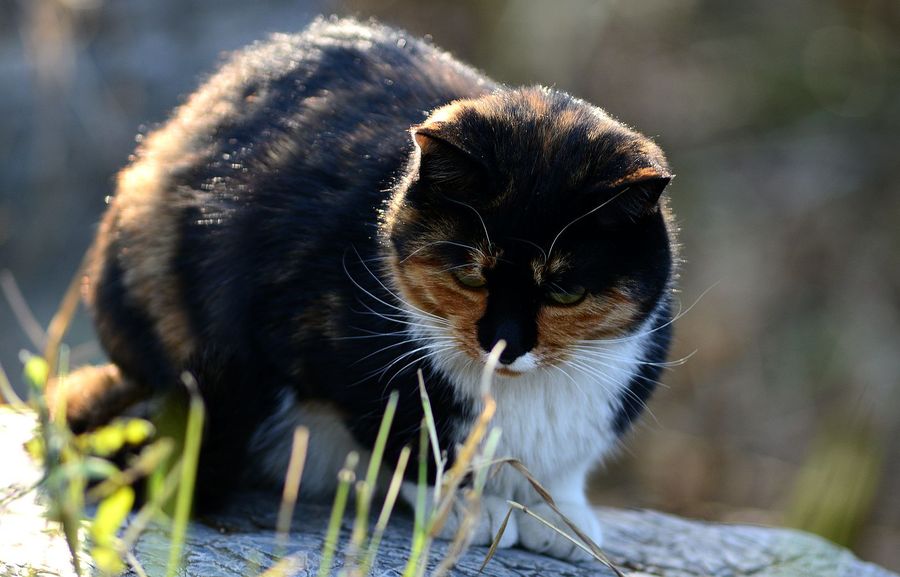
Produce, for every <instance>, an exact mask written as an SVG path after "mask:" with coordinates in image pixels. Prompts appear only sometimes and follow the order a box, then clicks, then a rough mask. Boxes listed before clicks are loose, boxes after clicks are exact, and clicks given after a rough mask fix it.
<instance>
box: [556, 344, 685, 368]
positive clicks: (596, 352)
mask: <svg viewBox="0 0 900 577" xmlns="http://www.w3.org/2000/svg"><path fill="white" fill-rule="evenodd" d="M572 350H573V351H578V352H579V353H581V354H582V355H583V356H587V357H593V358H599V359H607V360H610V361H624V362H632V359H630V358H628V357H624V356H621V355H615V354H611V353H610V352H609V351H608V350H606V349H604V348H600V347H595V346H579V345H575V346H573V347H572ZM696 353H697V351H696V350H695V351H693V352H692V353H690V354H688V355H685V356H684V357H681V358H680V359H675V360H674V361H659V362H653V361H643V360H639V361H635V362H637V363H638V364H640V365H646V366H649V367H662V368H671V367H680V366H681V365H683V364H685V363H687V362H688V360H690V358H691V357H693V356H694V355H695V354H696Z"/></svg>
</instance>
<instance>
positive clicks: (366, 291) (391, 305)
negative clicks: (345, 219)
mask: <svg viewBox="0 0 900 577" xmlns="http://www.w3.org/2000/svg"><path fill="white" fill-rule="evenodd" d="M355 250H356V249H354V252H355ZM356 255H357V256H359V253H358V252H357V253H356ZM342 265H343V267H344V273H345V274H346V275H347V278H349V279H350V282H352V283H353V285H354V286H356V288H358V289H359V290H361V291H362V292H364V293H365V294H366V295H368V296H369V297H370V298H372V299H373V300H375V301H377V302H379V303H381V304H383V305H384V306H386V307H388V308H391V309H394V310H396V311H399V312H400V313H402V314H404V315H407V314H408V313H409V311H407V310H405V309H403V308H402V307H399V306H397V305H395V304H391V303H389V302H387V301H385V300H383V299H381V298H379V297H377V296H375V295H374V294H372V292H371V291H369V290H368V289H366V288H365V287H363V286H362V285H361V284H359V282H357V281H356V279H355V278H353V275H352V274H350V271H349V270H348V269H347V262H346V259H345V260H344V261H342ZM363 267H365V269H366V271H367V272H368V273H369V274H370V275H372V278H374V279H375V280H376V281H377V282H378V284H380V285H381V287H382V288H383V289H384V290H386V291H387V292H388V294H390V295H391V296H392V297H394V298H395V299H397V300H398V301H400V302H402V303H404V304H405V305H407V306H409V307H410V308H411V309H413V310H415V311H416V312H419V313H421V314H422V315H423V316H426V317H429V318H431V319H433V320H434V321H436V322H440V323H443V324H445V325H449V324H450V323H449V321H447V320H446V319H443V318H441V317H439V316H437V315H433V314H431V313H427V312H425V311H421V310H419V309H418V308H416V307H414V306H412V305H411V304H409V303H407V302H406V301H404V300H403V299H401V298H400V297H399V296H397V295H396V294H394V293H393V292H392V291H391V290H390V289H389V288H387V287H386V286H384V283H382V282H381V279H379V278H378V276H377V275H375V273H373V272H372V271H371V270H370V269H369V267H368V266H366V265H365V263H363ZM370 310H372V309H370ZM373 312H374V311H373ZM390 320H392V319H390Z"/></svg>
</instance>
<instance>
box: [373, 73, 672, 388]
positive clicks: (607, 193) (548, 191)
mask: <svg viewBox="0 0 900 577" xmlns="http://www.w3.org/2000/svg"><path fill="white" fill-rule="evenodd" d="M413 135H414V138H415V140H416V145H417V147H416V152H415V154H414V157H413V159H412V160H411V164H410V171H409V174H408V175H407V177H406V179H405V181H404V182H403V183H402V184H401V186H400V187H399V188H398V190H397V192H396V193H395V194H394V196H393V198H392V200H391V205H390V207H389V209H388V210H387V211H386V216H385V218H384V222H383V226H382V231H383V233H384V235H385V237H386V239H387V241H388V242H389V246H390V247H391V249H392V252H393V254H392V263H391V267H392V271H391V276H392V278H393V281H394V284H395V288H396V290H397V291H398V293H399V296H400V297H402V299H403V300H404V301H405V306H406V308H407V310H408V312H409V313H410V315H411V317H412V318H413V319H414V322H415V323H418V324H419V325H420V326H419V327H418V328H417V330H418V331H419V332H420V334H421V335H422V336H424V337H428V338H432V339H434V341H435V342H436V343H437V346H438V347H441V348H442V350H443V351H444V352H445V353H447V354H462V355H465V356H466V357H468V358H469V359H472V360H475V361H482V362H483V361H484V360H485V359H486V355H487V352H488V351H490V350H491V349H492V348H493V346H494V345H495V344H496V342H497V341H498V340H500V339H503V340H505V341H506V343H507V347H506V350H505V351H504V353H503V355H502V356H501V368H500V369H499V372H500V374H505V375H507V376H514V375H518V374H522V373H525V372H529V371H531V370H534V369H536V368H538V367H542V366H549V365H554V364H558V363H561V362H563V361H565V360H567V359H568V358H571V357H572V356H576V355H577V353H578V350H579V347H581V346H584V344H585V343H587V342H597V341H601V340H603V339H610V338H616V337H619V336H622V335H624V334H628V333H630V332H633V331H634V330H635V328H636V327H637V326H639V325H640V323H641V322H642V321H643V320H644V319H645V318H646V317H647V315H648V314H649V313H650V312H651V311H652V310H653V309H654V307H655V306H656V304H657V303H658V302H659V300H660V299H661V298H662V297H663V295H664V293H665V291H666V290H667V288H668V286H669V284H670V280H671V279H670V277H671V274H672V247H671V234H672V232H671V231H672V225H671V223H670V222H669V220H670V216H669V214H668V211H667V209H666V208H665V206H661V205H660V200H659V197H660V194H661V192H662V190H663V189H664V188H665V186H666V184H667V183H668V181H669V179H670V174H669V172H668V168H667V165H666V161H665V158H664V156H663V154H662V152H661V151H660V150H659V148H658V147H657V146H656V145H655V144H653V143H652V142H651V141H650V140H649V139H647V138H645V137H643V136H641V135H639V134H637V133H635V132H633V131H631V130H629V129H628V128H626V127H624V126H623V125H621V124H619V123H617V122H616V121H614V120H612V119H611V118H610V117H609V116H607V115H606V114H605V113H603V112H602V111H601V110H599V109H597V108H595V107H593V106H590V105H588V104H586V103H584V102H582V101H579V100H577V99H574V98H572V97H569V96H567V95H565V94H561V93H557V92H552V91H549V90H543V89H522V90H515V91H506V92H500V93H497V94H493V95H490V96H486V97H483V98H480V99H476V100H470V101H460V102H456V103H452V104H450V105H448V106H446V107H444V108H441V109H439V110H438V111H436V112H435V113H434V114H433V115H432V116H431V117H430V118H429V119H428V120H427V121H426V122H425V123H424V124H423V125H421V126H419V127H416V128H415V129H414V130H413Z"/></svg>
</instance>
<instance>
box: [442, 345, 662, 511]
mask: <svg viewBox="0 0 900 577" xmlns="http://www.w3.org/2000/svg"><path fill="white" fill-rule="evenodd" d="M636 334H637V335H642V334H644V331H643V330H639V331H637V333H636ZM645 341H646V338H643V337H641V336H636V337H633V338H626V339H620V340H619V341H617V342H615V343H610V344H608V345H605V346H604V347H603V351H602V353H584V354H582V355H577V356H575V357H573V358H572V359H571V360H570V361H568V362H565V363H563V364H561V365H559V366H558V367H543V368H541V367H539V368H535V369H533V370H531V371H529V372H527V373H525V374H523V375H521V376H518V377H504V376H500V375H497V376H495V377H494V379H493V384H492V388H491V391H492V394H493V396H494V399H495V400H496V402H497V412H496V414H495V417H494V421H493V426H495V427H498V428H499V429H500V430H501V432H502V436H501V440H500V444H499V446H498V449H497V453H496V455H495V456H496V457H512V458H516V459H519V460H520V461H522V463H523V464H524V465H525V466H526V467H527V468H528V469H529V471H531V473H532V474H533V475H534V476H535V477H536V478H537V479H538V480H539V481H541V483H543V484H545V486H547V487H548V488H549V489H550V490H551V492H556V491H554V486H556V487H557V489H558V490H559V491H560V492H563V493H571V492H580V491H582V485H583V482H584V478H585V476H586V474H587V472H588V471H589V470H590V469H591V468H592V467H594V466H595V465H597V464H598V463H599V462H600V461H601V460H602V458H603V457H604V456H605V455H607V454H608V453H609V452H610V451H611V450H612V449H614V448H615V446H616V443H617V439H618V435H617V433H616V431H615V428H614V427H615V417H616V414H617V412H618V411H619V410H620V408H621V406H622V404H623V403H628V402H637V401H635V400H633V399H630V398H629V397H628V395H629V390H628V385H629V383H630V382H631V380H632V378H633V375H634V374H635V373H636V372H637V369H638V367H639V364H640V362H641V356H642V354H643V351H644V347H645ZM441 361H442V362H441ZM441 361H438V362H436V364H437V365H438V368H439V370H441V371H442V372H443V373H444V374H445V375H446V376H447V377H448V378H449V379H450V380H451V381H453V383H454V385H455V386H456V388H457V391H458V392H459V393H460V394H462V395H466V396H468V397H469V398H471V399H477V398H478V391H479V386H480V385H479V384H480V379H481V374H480V368H479V367H477V366H475V365H472V364H470V363H463V362H461V359H454V358H444V359H441ZM476 404H478V403H477V402H476ZM462 436H464V434H463V435H462ZM489 483H490V484H489V485H488V487H487V488H486V492H487V493H489V494H494V495H501V496H503V497H505V498H516V499H523V500H525V501H530V500H531V498H530V497H529V495H530V494H531V490H530V488H529V486H528V483H527V482H525V481H524V479H523V478H522V477H521V475H520V474H518V473H516V472H513V471H512V470H511V469H509V468H507V469H505V470H503V471H502V472H501V473H500V474H498V475H496V476H495V477H493V478H492V479H491V481H490V482H489Z"/></svg>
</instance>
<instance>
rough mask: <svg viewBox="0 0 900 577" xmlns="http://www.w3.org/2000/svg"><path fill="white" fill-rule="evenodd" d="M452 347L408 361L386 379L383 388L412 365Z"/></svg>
mask: <svg viewBox="0 0 900 577" xmlns="http://www.w3.org/2000/svg"><path fill="white" fill-rule="evenodd" d="M454 347H455V345H451V346H449V347H443V348H440V349H435V350H433V351H431V352H430V353H427V354H425V355H422V356H421V357H419V358H417V359H414V360H412V361H410V362H409V363H407V364H405V365H403V366H402V367H400V369H399V370H397V372H395V373H394V374H393V376H392V377H391V378H390V379H388V382H387V383H386V385H385V386H387V385H390V384H391V383H392V382H393V381H394V379H396V378H397V377H398V376H399V375H400V374H401V373H403V371H405V370H406V369H408V368H409V367H411V366H412V365H414V364H416V363H419V362H422V361H424V360H425V359H427V358H429V357H433V356H435V355H437V354H440V353H442V352H444V351H446V350H449V349H452V348H454Z"/></svg>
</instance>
